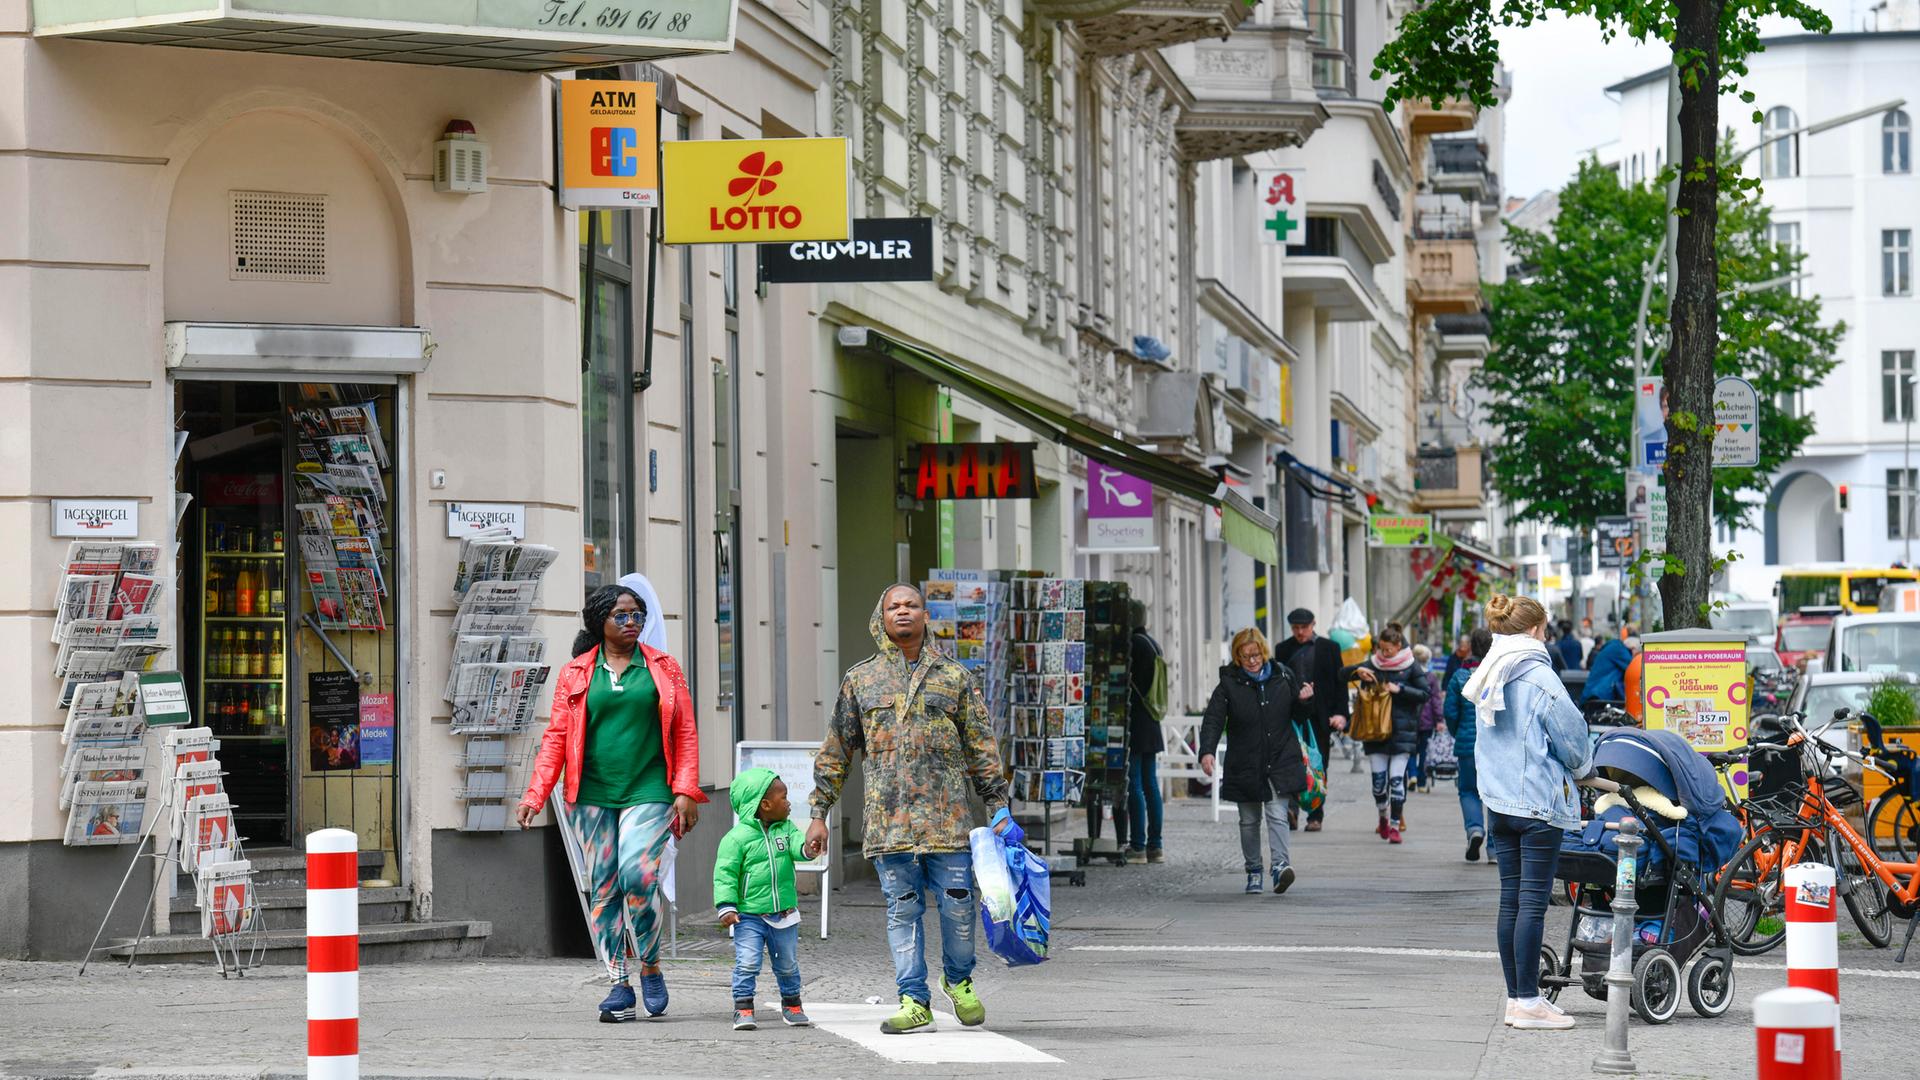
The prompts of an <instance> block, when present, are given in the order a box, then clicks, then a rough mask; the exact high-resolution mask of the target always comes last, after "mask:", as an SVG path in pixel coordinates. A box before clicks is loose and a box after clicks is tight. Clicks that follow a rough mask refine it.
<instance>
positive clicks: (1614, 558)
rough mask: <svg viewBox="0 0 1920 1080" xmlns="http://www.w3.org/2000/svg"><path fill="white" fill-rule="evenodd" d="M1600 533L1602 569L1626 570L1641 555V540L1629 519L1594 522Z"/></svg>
mask: <svg viewBox="0 0 1920 1080" xmlns="http://www.w3.org/2000/svg"><path fill="white" fill-rule="evenodd" d="M1594 524H1595V525H1596V526H1598V528H1599V533H1600V560H1599V561H1600V569H1602V570H1625V569H1626V568H1627V566H1628V565H1629V564H1631V563H1632V562H1633V560H1634V558H1635V557H1636V556H1638V555H1639V554H1640V539H1639V537H1638V535H1637V534H1636V533H1635V532H1634V527H1633V519H1632V518H1629V517H1603V518H1601V519H1599V520H1598V521H1596V522H1594Z"/></svg>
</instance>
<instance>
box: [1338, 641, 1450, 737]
mask: <svg viewBox="0 0 1920 1080" xmlns="http://www.w3.org/2000/svg"><path fill="white" fill-rule="evenodd" d="M1361 668H1366V669H1367V670H1369V671H1371V672H1373V674H1374V676H1375V677H1377V678H1380V679H1383V680H1385V681H1387V682H1390V683H1396V684H1398V685H1399V686H1400V687H1401V689H1400V690H1399V691H1398V692H1397V693H1395V694H1394V695H1393V736H1392V737H1391V738H1387V739H1382V740H1380V741H1379V742H1370V743H1363V744H1362V745H1363V746H1365V747H1366V751H1367V753H1369V754H1411V753H1413V752H1414V750H1415V749H1416V748H1417V747H1418V746H1419V745H1420V706H1422V705H1424V704H1426V701H1427V695H1428V693H1429V691H1428V689H1427V669H1426V668H1424V667H1421V666H1420V664H1419V662H1418V661H1415V662H1414V663H1411V664H1408V665H1407V666H1406V667H1403V668H1401V669H1400V670H1399V671H1382V670H1381V669H1380V668H1378V667H1376V666H1375V665H1374V662H1373V660H1372V659H1371V658H1369V659H1366V660H1362V661H1361V662H1359V663H1357V664H1348V665H1347V666H1346V667H1343V668H1341V669H1340V680H1341V681H1342V682H1352V681H1353V680H1354V678H1355V676H1356V673H1357V672H1358V671H1359V670H1360V669H1361ZM1360 685H1361V687H1362V688H1364V687H1365V686H1366V684H1365V683H1361V684H1360ZM1356 707H1357V706H1356Z"/></svg>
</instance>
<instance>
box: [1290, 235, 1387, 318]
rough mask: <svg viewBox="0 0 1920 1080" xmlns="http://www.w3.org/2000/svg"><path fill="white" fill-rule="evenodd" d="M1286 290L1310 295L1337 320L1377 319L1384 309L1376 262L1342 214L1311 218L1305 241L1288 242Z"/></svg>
mask: <svg viewBox="0 0 1920 1080" xmlns="http://www.w3.org/2000/svg"><path fill="white" fill-rule="evenodd" d="M1282 273H1283V275H1284V283H1283V285H1282V288H1283V290H1284V293H1285V295H1287V296H1289V297H1293V296H1311V297H1312V298H1313V306H1314V307H1316V308H1319V309H1320V310H1321V311H1323V312H1325V313H1326V316H1327V318H1328V319H1329V320H1331V321H1333V322H1375V321H1378V320H1379V318H1380V313H1381V311H1382V310H1383V309H1384V308H1385V306H1386V305H1385V304H1384V303H1383V298H1382V297H1381V295H1380V287H1379V286H1378V285H1377V284H1375V282H1374V279H1373V263H1372V262H1371V261H1370V260H1369V259H1368V258H1367V256H1366V251H1365V249H1363V248H1362V247H1361V245H1360V240H1359V238H1358V237H1356V236H1355V235H1354V234H1353V230H1352V229H1350V228H1348V227H1347V224H1346V222H1344V221H1341V220H1340V219H1338V218H1326V217H1310V218H1308V219H1307V235H1306V242H1305V243H1301V244H1289V245H1287V261H1286V267H1285V269H1284V270H1283V271H1282Z"/></svg>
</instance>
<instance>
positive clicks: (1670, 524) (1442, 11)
mask: <svg viewBox="0 0 1920 1080" xmlns="http://www.w3.org/2000/svg"><path fill="white" fill-rule="evenodd" d="M1552 12H1560V13H1563V14H1569V15H1590V16H1592V17H1593V18H1594V19H1596V20H1598V21H1599V23H1600V26H1601V33H1602V35H1603V36H1604V37H1606V38H1609V39H1610V38H1612V37H1613V36H1614V35H1616V34H1626V35H1628V36H1630V37H1632V38H1634V39H1635V40H1638V41H1643V42H1644V41H1656V40H1657V41H1664V42H1667V43H1668V44H1669V45H1670V46H1671V47H1672V50H1673V67H1674V70H1675V71H1677V72H1678V73H1679V83H1680V118H1679V119H1680V125H1679V126H1680V153H1679V154H1678V155H1677V156H1675V157H1674V159H1673V161H1672V162H1670V163H1669V164H1668V166H1667V169H1669V170H1674V171H1676V172H1677V174H1678V178H1679V193H1678V196H1677V199H1676V204H1675V209H1674V213H1675V214H1676V215H1677V216H1678V218H1679V222H1678V225H1679V227H1678V229H1677V242H1676V257H1675V260H1674V262H1675V268H1674V273H1673V278H1674V280H1673V281H1672V282H1670V283H1669V288H1670V290H1671V292H1672V294H1673V296H1672V320H1671V321H1672V327H1671V330H1672V332H1671V334H1670V335H1669V341H1670V343H1669V345H1668V348H1667V354H1666V357H1665V360H1664V362H1663V364H1662V368H1661V370H1662V374H1663V375H1664V376H1665V377H1666V380H1667V392H1668V398H1669V400H1670V401H1671V402H1672V409H1671V411H1670V412H1669V414H1668V419H1667V455H1668V464H1667V490H1668V495H1667V507H1668V519H1667V554H1668V556H1669V558H1668V560H1667V567H1668V569H1667V573H1666V574H1665V575H1664V576H1662V577H1661V579H1660V598H1661V607H1662V609H1663V611H1664V614H1665V621H1666V625H1667V626H1668V627H1669V628H1671V629H1679V628H1681V627H1691V626H1704V625H1706V616H1707V610H1708V607H1707V589H1708V583H1709V579H1710V578H1711V576H1712V575H1711V572H1710V567H1711V566H1712V562H1713V554H1712V539H1713V536H1712V529H1711V520H1710V519H1711V515H1712V511H1713V499H1712V492H1713V486H1714V476H1713V469H1712V465H1711V461H1712V438H1713V426H1712V422H1711V419H1712V416H1713V379H1714V370H1713V369H1714V353H1715V341H1716V339H1717V338H1718V336H1719V311H1718V306H1717V304H1716V302H1715V283H1716V282H1717V281H1718V280H1719V269H1718V266H1717V265H1716V262H1717V256H1716V251H1715V244H1714V235H1715V232H1716V226H1717V221H1716V218H1717V214H1718V210H1719V207H1720V198H1719V196H1720V193H1721V183H1720V175H1719V170H1718V168H1717V167H1716V162H1715V156H1716V155H1715V150H1716V140H1717V139H1718V137H1719V131H1720V94H1721V93H1722V92H1723V91H1725V92H1736V93H1737V92H1739V88H1738V86H1737V80H1738V77H1739V76H1741V75H1744V74H1746V57H1747V56H1748V55H1750V54H1751V53H1753V52H1756V51H1758V49H1759V48H1760V19H1761V18H1762V17H1764V16H1768V15H1784V16H1787V17H1789V18H1791V19H1794V20H1795V21H1797V22H1799V23H1800V24H1801V25H1802V26H1804V27H1806V28H1807V29H1809V30H1814V31H1819V32H1822V33H1824V32H1825V31H1827V30H1830V29H1832V25H1833V24H1832V23H1831V21H1829V20H1828V19H1827V17H1826V16H1825V15H1823V14H1822V13H1821V12H1820V11H1819V10H1817V9H1815V8H1813V7H1810V6H1808V5H1807V4H1805V3H1802V2H1801V0H1671V2H1667V0H1425V2H1424V3H1421V4H1420V5H1419V6H1417V7H1415V8H1414V9H1413V10H1411V11H1409V12H1408V13H1407V14H1406V16H1405V17H1404V18H1403V19H1402V20H1401V23H1400V33H1399V36H1398V37H1396V38H1395V39H1394V40H1393V41H1392V42H1390V43H1388V45H1387V46H1386V48H1384V49H1382V50H1381V51H1380V54H1379V56H1377V57H1376V58H1375V59H1374V66H1373V77H1374V78H1376V79H1379V78H1383V77H1388V76H1391V77H1392V79H1393V83H1392V85H1391V86H1390V87H1389V88H1388V90H1387V93H1386V101H1387V103H1388V105H1389V106H1391V105H1392V104H1393V103H1394V102H1397V101H1401V100H1408V99H1426V100H1432V101H1435V102H1438V101H1441V100H1444V99H1447V98H1452V97H1457V96H1459V95H1460V94H1462V93H1465V94H1466V96H1467V97H1468V98H1470V99H1471V100H1472V101H1473V102H1474V103H1475V104H1477V105H1479V106H1481V107H1483V108H1485V107H1487V106H1490V105H1492V104H1493V103H1494V96H1493V81H1494V69H1495V67H1496V66H1497V65H1498V63H1499V59H1500V56H1499V48H1498V45H1497V44H1496V43H1495V42H1494V39H1493V31H1494V28H1495V27H1497V26H1527V25H1530V24H1531V23H1533V22H1535V21H1537V20H1539V19H1542V18H1544V17H1545V16H1547V15H1548V14H1549V13H1552ZM1741 99H1742V100H1744V101H1746V102H1748V103H1749V104H1751V103H1752V100H1753V95H1752V94H1750V93H1743V94H1741ZM1759 119H1760V116H1759V113H1757V112H1756V113H1755V114H1754V121H1755V122H1756V123H1758V122H1759Z"/></svg>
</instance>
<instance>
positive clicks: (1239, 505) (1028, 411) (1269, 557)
mask: <svg viewBox="0 0 1920 1080" xmlns="http://www.w3.org/2000/svg"><path fill="white" fill-rule="evenodd" d="M839 342H840V347H841V348H843V349H856V350H860V351H863V352H869V353H873V354H876V355H879V356H885V357H887V358H889V359H891V360H895V361H898V362H899V363H901V364H904V365H906V366H907V367H909V368H912V369H913V370H915V371H918V372H919V373H920V374H922V375H924V376H926V377H927V378H929V379H932V380H933V381H934V382H937V383H940V384H942V385H945V386H950V387H952V388H954V389H955V390H958V391H960V392H961V393H963V394H965V395H966V396H968V397H970V398H972V399H974V400H975V401H978V402H980V403H981V404H982V405H985V406H987V407H988V408H990V409H992V410H994V411H995V412H997V413H999V414H1001V415H1002V416H1005V417H1006V418H1007V419H1009V420H1012V421H1014V422H1015V423H1017V424H1020V425H1021V426H1023V427H1025V428H1027V429H1029V430H1031V431H1033V432H1034V433H1035V434H1038V435H1041V436H1044V437H1046V438H1047V439H1049V440H1051V441H1053V442H1056V443H1059V444H1061V445H1063V446H1068V447H1071V448H1073V449H1075V450H1078V451H1080V452H1081V453H1082V454H1085V455H1086V456H1088V457H1090V458H1092V459H1094V460H1095V461H1098V462H1101V463H1103V464H1106V465H1111V466H1112V467H1114V468H1116V469H1124V470H1126V471H1127V472H1128V473H1131V474H1132V475H1134V476H1137V477H1140V478H1141V479H1143V480H1146V481H1148V482H1150V483H1152V484H1153V486H1154V487H1157V488H1161V489H1162V490H1165V491H1172V492H1176V493H1178V494H1181V495H1185V496H1187V497H1188V498H1190V499H1197V500H1199V501H1200V502H1203V503H1206V504H1207V505H1209V506H1217V507H1219V508H1220V519H1221V521H1220V535H1221V537H1222V539H1224V540H1226V542H1227V543H1228V544H1231V545H1232V546H1233V547H1235V548H1236V549H1238V550H1240V551H1242V552H1245V553H1246V554H1247V555H1249V556H1251V557H1253V558H1255V559H1258V560H1260V561H1261V562H1265V563H1268V564H1272V563H1274V562H1276V561H1277V560H1278V557H1279V540H1278V535H1279V528H1280V523H1279V521H1278V520H1277V519H1275V518H1274V517H1273V515H1271V514H1268V513H1266V512H1265V511H1263V510H1261V509H1260V508H1259V507H1256V506H1254V505H1253V504H1252V503H1250V502H1248V501H1247V500H1246V499H1244V498H1242V497H1241V496H1239V495H1238V494H1235V493H1233V492H1230V491H1227V490H1226V485H1225V484H1223V483H1221V482H1220V480H1219V478H1218V477H1216V476H1214V475H1213V474H1212V473H1208V472H1201V471H1199V470H1197V469H1190V468H1187V467H1185V466H1183V465H1180V464H1178V463H1176V462H1172V461H1168V460H1166V459H1165V458H1162V457H1160V456H1159V455H1157V454H1154V453H1153V452H1151V451H1149V450H1143V449H1141V448H1140V447H1138V446H1135V445H1133V444H1132V443H1129V442H1127V441H1126V440H1125V439H1122V438H1121V437H1119V436H1118V435H1116V434H1114V433H1113V432H1111V431H1103V430H1101V429H1100V428H1097V427H1094V426H1093V425H1091V424H1088V423H1086V422H1085V421H1082V420H1077V419H1075V418H1074V417H1071V416H1068V415H1067V414H1066V413H1064V412H1061V411H1060V410H1058V409H1055V408H1053V407H1052V406H1050V405H1046V404H1044V403H1042V402H1038V401H1035V400H1033V399H1032V398H1031V397H1030V396H1028V395H1027V394H1024V393H1022V392H1021V391H1020V390H1019V389H1017V388H1015V387H1012V386H1007V385H1005V384H1003V383H1001V382H1000V381H999V380H998V379H996V378H994V377H993V376H991V375H988V374H987V373H985V372H983V371H980V370H978V369H977V368H975V367H973V366H972V365H970V364H966V363H963V362H961V361H958V360H953V359H949V358H948V357H944V356H941V355H940V354H938V353H935V352H933V351H931V350H928V349H925V348H922V347H920V346H918V345H915V344H913V343H911V342H906V341H901V340H900V339H898V338H894V337H890V336H888V335H886V334H883V333H881V332H880V331H878V330H874V329H872V328H870V327H865V326H843V327H841V328H840V331H839Z"/></svg>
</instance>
